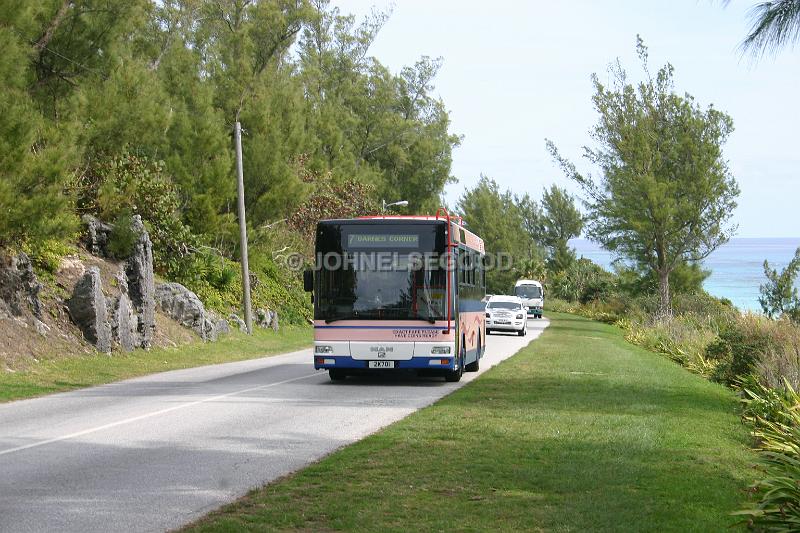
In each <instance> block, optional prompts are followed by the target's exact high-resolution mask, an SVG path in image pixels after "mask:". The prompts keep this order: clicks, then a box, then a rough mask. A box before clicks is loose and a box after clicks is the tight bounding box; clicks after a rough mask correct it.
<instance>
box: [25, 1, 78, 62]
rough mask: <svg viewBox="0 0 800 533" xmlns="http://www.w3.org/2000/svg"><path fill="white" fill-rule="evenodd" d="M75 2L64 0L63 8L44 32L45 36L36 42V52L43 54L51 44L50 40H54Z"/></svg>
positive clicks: (34, 46)
mask: <svg viewBox="0 0 800 533" xmlns="http://www.w3.org/2000/svg"><path fill="white" fill-rule="evenodd" d="M72 4H73V0H64V2H62V3H61V7H60V8H59V9H58V12H57V13H56V15H55V17H53V20H51V21H50V24H48V25H47V28H46V29H45V31H44V34H42V36H41V37H40V38H39V40H38V41H36V44H34V45H33V48H34V50H36V51H37V52H38V53H41V52H42V50H43V49H44V48H45V47H46V46H47V45H48V44H50V40H51V39H52V38H53V35H54V34H55V32H56V30H57V29H58V27H59V26H60V25H61V21H62V20H64V16H66V14H67V11H69V8H70V7H72Z"/></svg>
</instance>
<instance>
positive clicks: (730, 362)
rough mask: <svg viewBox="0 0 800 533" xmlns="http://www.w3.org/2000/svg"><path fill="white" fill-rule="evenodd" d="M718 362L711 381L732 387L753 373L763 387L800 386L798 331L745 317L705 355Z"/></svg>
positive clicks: (786, 323) (727, 329)
mask: <svg viewBox="0 0 800 533" xmlns="http://www.w3.org/2000/svg"><path fill="white" fill-rule="evenodd" d="M706 354H707V356H708V357H709V358H712V359H714V360H716V361H718V362H719V364H718V366H717V372H716V373H715V375H714V378H715V379H716V380H718V381H721V382H723V383H727V384H729V385H733V384H735V383H736V382H737V380H738V379H739V376H743V375H747V374H750V373H755V374H756V375H757V376H758V378H759V379H760V380H762V381H763V382H764V383H765V384H767V385H770V386H773V387H781V386H782V385H783V380H784V378H785V379H788V380H789V383H791V384H792V386H794V387H797V386H798V385H799V384H800V328H799V327H798V326H796V325H794V324H792V323H790V322H789V321H788V320H770V319H768V318H766V317H763V316H759V315H754V314H746V315H742V316H740V317H737V318H736V319H735V320H732V321H731V322H729V323H728V324H727V325H726V326H725V327H724V328H722V329H721V330H720V332H719V338H718V339H717V340H716V341H715V342H713V343H711V344H710V345H709V347H708V349H707V351H706Z"/></svg>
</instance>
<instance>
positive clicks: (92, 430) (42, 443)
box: [0, 372, 320, 456]
mask: <svg viewBox="0 0 800 533" xmlns="http://www.w3.org/2000/svg"><path fill="white" fill-rule="evenodd" d="M319 375H320V373H319V372H315V373H313V374H306V375H305V376H300V377H296V378H291V379H285V380H283V381H276V382H275V383H268V384H266V385H259V386H257V387H250V388H248V389H241V390H237V391H233V392H229V393H227V394H220V395H218V396H211V397H209V398H204V399H202V400H195V401H193V402H187V403H184V404H181V405H176V406H173V407H167V408H166V409H160V410H158V411H153V412H151V413H145V414H143V415H139V416H134V417H131V418H126V419H124V420H117V421H116V422H111V423H109V424H104V425H102V426H97V427H94V428H90V429H84V430H83V431H78V432H75V433H70V434H69V435H62V436H60V437H53V438H52V439H47V440H43V441H39V442H33V443H31V444H25V445H24V446H17V447H16V448H9V449H7V450H0V456H2V455H8V454H12V453H16V452H21V451H23V450H29V449H31V448H38V447H39V446H45V445H47V444H53V443H54V442H61V441H64V440H69V439H74V438H76V437H82V436H84V435H88V434H90V433H96V432H98V431H102V430H104V429H110V428H113V427H117V426H122V425H124V424H130V423H131V422H137V421H139V420H144V419H145V418H152V417H154V416H158V415H163V414H165V413H170V412H172V411H177V410H179V409H185V408H186V407H193V406H195V405H199V404H202V403H207V402H213V401H216V400H221V399H223V398H228V397H229V396H236V395H237V394H242V393H245V392H252V391H255V390H260V389H268V388H270V387H277V386H278V385H284V384H286V383H291V382H293V381H300V380H303V379H308V378H310V377H313V376H319Z"/></svg>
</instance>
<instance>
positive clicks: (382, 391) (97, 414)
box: [0, 320, 547, 533]
mask: <svg viewBox="0 0 800 533" xmlns="http://www.w3.org/2000/svg"><path fill="white" fill-rule="evenodd" d="M546 325H547V321H546V320H531V321H530V322H529V333H528V335H527V336H525V337H517V336H512V335H498V334H495V335H491V336H489V338H488V339H487V353H486V357H484V358H483V359H482V360H481V372H483V371H485V370H486V369H487V368H489V367H490V366H493V365H495V364H497V363H498V362H500V361H502V360H503V359H505V358H507V357H509V356H511V355H513V354H514V353H516V352H517V351H518V350H519V349H520V348H522V347H523V346H525V345H527V344H528V343H529V342H530V341H531V340H533V339H534V338H535V337H536V336H538V335H539V333H541V331H542V330H543V329H544V328H545V327H546ZM478 375H480V372H479V373H466V374H464V378H463V379H462V381H461V382H460V383H445V382H444V380H443V379H442V378H413V379H412V378H410V377H403V378H401V377H391V376H389V377H362V378H358V377H356V378H348V379H347V380H346V381H344V382H341V383H332V382H331V381H330V380H329V379H328V376H327V372H324V371H315V370H314V368H313V366H312V364H311V353H310V350H302V351H299V352H294V353H289V354H285V355H280V356H274V357H267V358H263V359H257V360H251V361H243V362H238V363H229V364H223V365H215V366H207V367H201V368H193V369H189V370H179V371H173V372H165V373H162V374H156V375H151V376H146V377H143V378H137V379H132V380H128V381H123V382H119V383H113V384H110V385H103V386H100V387H94V388H90V389H84V390H80V391H75V392H69V393H64V394H56V395H52V396H48V397H45V398H39V399H34V400H24V401H18V402H12V403H8V404H0V531H2V532H6V531H8V532H15V533H22V532H27V531H75V532H90V531H103V532H105V531H163V530H167V529H171V528H176V527H179V526H181V525H184V524H186V523H188V522H191V521H192V520H195V519H197V518H200V517H201V516H203V515H204V514H206V513H207V512H209V511H211V510H213V509H216V508H217V507H219V506H221V505H222V504H224V503H227V502H230V501H232V500H234V499H236V498H237V497H239V496H241V495H243V494H244V493H246V492H247V491H248V490H249V489H251V488H254V487H258V486H261V485H262V484H264V483H265V482H268V481H271V480H274V479H276V478H278V477H280V476H283V475H285V474H287V473H290V472H293V471H295V470H298V469H300V468H302V467H303V466H305V465H307V464H308V463H310V462H312V461H314V460H317V459H319V458H320V457H323V456H325V455H327V454H328V453H330V452H332V451H333V450H335V449H337V448H339V447H341V446H344V445H347V444H350V443H352V442H354V441H357V440H359V439H361V438H363V437H365V436H366V435H369V434H371V433H374V432H375V431H377V430H379V429H380V428H382V427H384V426H386V425H388V424H391V423H392V422H395V421H396V420H399V419H401V418H403V417H405V416H407V415H408V414H410V413H412V412H414V411H416V410H417V409H419V408H421V407H424V406H426V405H429V404H431V403H433V402H435V401H436V400H437V399H439V398H441V397H442V396H445V395H447V394H448V393H450V392H452V391H453V390H454V389H456V388H458V387H461V386H463V385H464V384H465V383H468V382H469V381H471V380H473V379H475V378H476V377H477V376H478Z"/></svg>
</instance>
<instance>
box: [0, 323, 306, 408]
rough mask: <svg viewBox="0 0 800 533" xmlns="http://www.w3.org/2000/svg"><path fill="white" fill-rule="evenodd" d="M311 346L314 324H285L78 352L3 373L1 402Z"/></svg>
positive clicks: (1, 376)
mask: <svg viewBox="0 0 800 533" xmlns="http://www.w3.org/2000/svg"><path fill="white" fill-rule="evenodd" d="M310 344H311V329H310V328H309V327H308V326H292V325H288V326H283V327H282V328H281V329H280V330H279V331H277V332H275V331H272V330H271V329H270V330H265V329H260V328H256V329H255V330H254V332H253V335H252V336H250V335H246V334H244V333H240V332H238V331H236V332H232V333H230V334H229V335H226V336H225V337H223V338H221V339H220V340H219V341H217V342H214V343H203V342H201V341H200V340H199V339H196V340H195V341H194V342H190V343H188V344H184V345H182V346H178V347H175V348H159V349H154V350H151V351H148V352H146V351H142V350H137V351H134V352H130V353H123V354H115V355H114V356H113V357H111V356H108V355H105V354H92V355H78V356H74V357H68V358H52V359H49V360H42V361H40V362H39V363H38V364H37V365H36V366H35V367H33V368H30V369H28V370H24V371H19V372H3V373H0V402H7V401H11V400H21V399H24V398H32V397H35V396H42V395H45V394H52V393H54V392H64V391H69V390H73V389H80V388H83V387H90V386H92V385H101V384H104V383H111V382H113V381H119V380H121V379H128V378H133V377H138V376H144V375H147V374H153V373H155V372H164V371H167V370H178V369H181V368H191V367H196V366H203V365H212V364H218V363H229V362H233V361H242V360H245V359H255V358H258V357H264V356H267V355H274V354H278V353H285V352H290V351H293V350H299V349H301V348H305V347H307V346H309V345H310Z"/></svg>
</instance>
